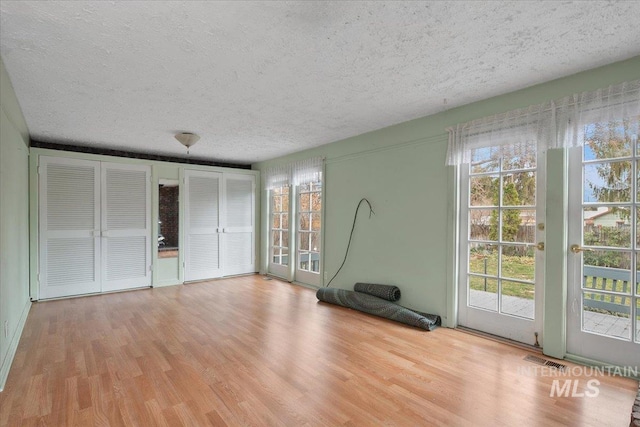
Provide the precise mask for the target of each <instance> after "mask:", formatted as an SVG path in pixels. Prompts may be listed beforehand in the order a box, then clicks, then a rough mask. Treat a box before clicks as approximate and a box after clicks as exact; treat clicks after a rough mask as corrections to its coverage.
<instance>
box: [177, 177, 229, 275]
mask: <svg viewBox="0 0 640 427" xmlns="http://www.w3.org/2000/svg"><path fill="white" fill-rule="evenodd" d="M184 174H185V211H186V212H185V238H186V242H185V243H186V245H185V273H184V274H185V280H186V281H193V280H204V279H212V278H216V277H221V276H222V274H223V273H222V259H221V250H220V249H221V238H220V237H221V236H220V235H221V233H222V228H221V225H220V222H221V218H220V217H221V209H220V199H221V195H222V174H221V173H219V172H204V171H193V170H185V172H184Z"/></svg>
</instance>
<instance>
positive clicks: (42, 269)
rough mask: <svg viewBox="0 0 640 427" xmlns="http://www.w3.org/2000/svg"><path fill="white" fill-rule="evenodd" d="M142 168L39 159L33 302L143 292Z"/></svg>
mask: <svg viewBox="0 0 640 427" xmlns="http://www.w3.org/2000/svg"><path fill="white" fill-rule="evenodd" d="M149 184H150V169H149V167H147V166H129V165H120V164H115V163H106V162H97V161H88V160H77V159H67V158H57V157H46V156H42V157H40V164H39V197H40V212H39V235H40V242H39V244H40V248H39V252H40V257H39V262H40V266H39V283H40V287H39V298H40V299H46V298H57V297H65V296H72V295H83V294H90V293H98V292H108V291H114V290H121V289H132V288H139V287H148V286H151V268H150V267H151V261H150V259H151V243H150V240H149V239H150V237H151V227H150V222H151V208H150V197H151V195H150V194H151V193H150V185H149Z"/></svg>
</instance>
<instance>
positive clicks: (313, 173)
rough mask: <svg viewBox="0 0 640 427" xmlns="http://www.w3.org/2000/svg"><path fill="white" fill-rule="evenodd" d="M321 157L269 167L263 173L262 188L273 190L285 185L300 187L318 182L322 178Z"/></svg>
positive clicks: (322, 161) (322, 160)
mask: <svg viewBox="0 0 640 427" xmlns="http://www.w3.org/2000/svg"><path fill="white" fill-rule="evenodd" d="M323 163H324V159H323V158H322V157H312V158H309V159H304V160H298V161H296V162H293V163H287V164H284V165H279V166H274V167H269V168H267V169H266V170H265V171H264V177H265V179H264V188H265V190H273V189H274V188H278V187H283V186H286V185H302V184H309V183H310V182H318V181H320V180H321V178H322V166H323Z"/></svg>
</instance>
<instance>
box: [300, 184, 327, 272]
mask: <svg viewBox="0 0 640 427" xmlns="http://www.w3.org/2000/svg"><path fill="white" fill-rule="evenodd" d="M297 206H298V230H297V234H298V266H297V268H298V270H302V271H308V272H312V273H316V274H318V273H320V227H321V224H322V218H321V214H322V183H321V182H319V181H318V182H312V183H309V184H304V185H300V186H299V187H298V204H297Z"/></svg>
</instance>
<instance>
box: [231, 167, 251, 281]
mask: <svg viewBox="0 0 640 427" xmlns="http://www.w3.org/2000/svg"><path fill="white" fill-rule="evenodd" d="M223 200H224V222H223V224H224V229H223V232H224V234H223V239H224V245H223V248H224V252H223V262H224V264H223V265H224V275H225V276H230V275H234V274H245V273H254V272H255V271H256V268H255V236H254V221H255V218H254V213H255V204H254V203H255V176H253V175H242V174H232V173H225V174H224V198H223Z"/></svg>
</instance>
